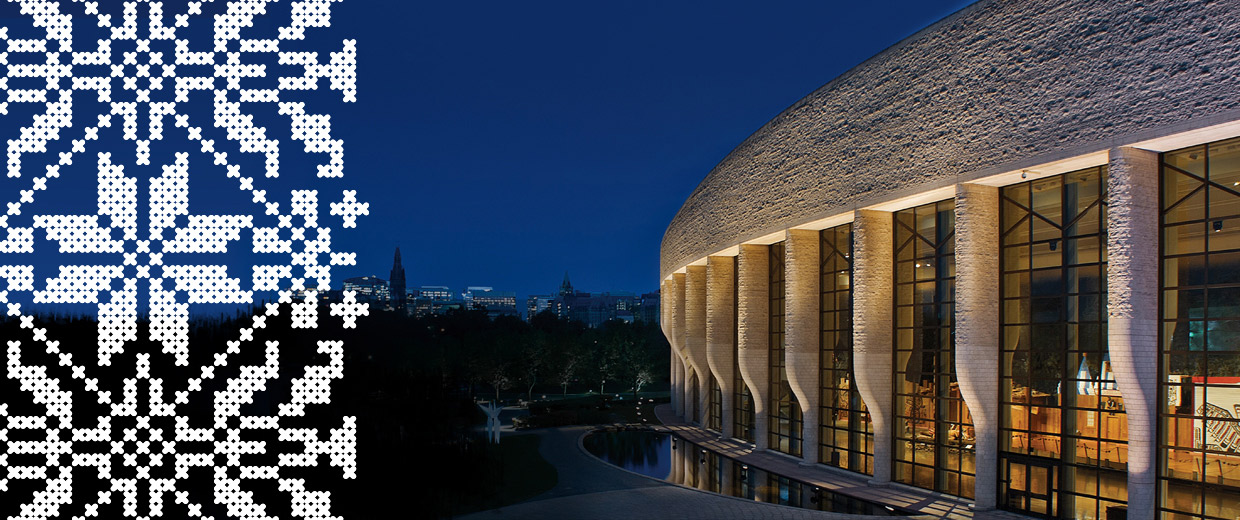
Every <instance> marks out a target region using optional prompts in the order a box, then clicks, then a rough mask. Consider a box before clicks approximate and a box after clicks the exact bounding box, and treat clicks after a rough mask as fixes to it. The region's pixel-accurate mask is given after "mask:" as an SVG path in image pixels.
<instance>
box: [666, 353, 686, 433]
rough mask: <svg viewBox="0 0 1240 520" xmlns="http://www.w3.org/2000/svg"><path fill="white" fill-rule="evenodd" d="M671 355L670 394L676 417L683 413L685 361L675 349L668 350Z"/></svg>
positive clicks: (681, 415)
mask: <svg viewBox="0 0 1240 520" xmlns="http://www.w3.org/2000/svg"><path fill="white" fill-rule="evenodd" d="M669 352H670V353H671V356H672V386H671V391H670V392H669V393H670V394H671V399H672V410H673V411H675V413H676V416H677V417H683V416H684V415H685V403H684V386H685V363H684V361H683V360H682V359H680V353H679V352H676V350H675V349H671V350H669Z"/></svg>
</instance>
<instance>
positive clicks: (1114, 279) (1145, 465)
mask: <svg viewBox="0 0 1240 520" xmlns="http://www.w3.org/2000/svg"><path fill="white" fill-rule="evenodd" d="M1110 159H1111V160H1110V165H1109V166H1108V168H1107V320H1108V321H1107V348H1108V349H1109V350H1110V354H1111V370H1112V371H1113V372H1114V373H1115V382H1116V384H1117V385H1118V386H1119V391H1120V394H1121V395H1123V397H1124V409H1125V410H1126V411H1127V414H1128V518H1130V519H1140V520H1147V519H1153V518H1154V517H1155V516H1156V514H1155V504H1156V500H1155V498H1156V496H1157V494H1156V491H1155V490H1156V488H1155V478H1156V475H1155V462H1154V456H1155V450H1156V446H1157V445H1156V444H1155V441H1156V439H1157V436H1156V432H1157V427H1156V425H1157V423H1156V414H1157V405H1158V402H1157V394H1158V291H1159V287H1158V232H1159V230H1158V220H1159V206H1158V154H1157V153H1154V152H1149V151H1146V150H1140V149H1137V148H1113V149H1112V150H1111V158H1110Z"/></svg>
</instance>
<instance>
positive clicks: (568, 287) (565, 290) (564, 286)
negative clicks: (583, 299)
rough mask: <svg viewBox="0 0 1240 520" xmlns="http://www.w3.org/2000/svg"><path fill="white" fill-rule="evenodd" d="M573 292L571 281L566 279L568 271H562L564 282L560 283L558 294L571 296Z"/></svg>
mask: <svg viewBox="0 0 1240 520" xmlns="http://www.w3.org/2000/svg"><path fill="white" fill-rule="evenodd" d="M572 294H573V283H572V282H570V281H568V271H564V283H561V284H560V295H561V296H571V295H572Z"/></svg>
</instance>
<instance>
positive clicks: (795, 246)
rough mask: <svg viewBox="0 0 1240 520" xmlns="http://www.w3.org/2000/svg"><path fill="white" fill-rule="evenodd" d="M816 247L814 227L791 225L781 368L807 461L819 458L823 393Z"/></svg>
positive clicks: (818, 269) (786, 261) (816, 238)
mask: <svg viewBox="0 0 1240 520" xmlns="http://www.w3.org/2000/svg"><path fill="white" fill-rule="evenodd" d="M819 247H820V239H819V237H818V232H817V231H811V230H807V229H790V230H788V234H787V238H785V239H784V251H785V257H784V277H785V278H784V279H785V284H786V285H785V289H784V295H785V300H784V313H785V316H784V333H785V339H784V348H785V351H784V367H785V368H784V370H785V372H787V374H788V386H789V387H791V388H792V393H793V394H794V395H795V396H796V399H797V404H798V405H799V406H800V407H801V416H802V418H803V419H804V422H803V423H802V424H803V425H804V426H803V428H802V432H801V454H802V458H803V459H804V461H805V463H806V464H815V463H817V462H818V431H819V424H818V410H819V408H818V407H819V396H820V395H821V394H822V384H821V381H820V379H821V372H820V370H819V365H820V364H821V362H822V355H821V353H820V351H821V348H820V347H821V346H820V345H819V342H818V335H819V334H820V332H821V331H820V327H819V323H818V322H819V310H818V300H819V299H821V298H822V295H821V293H820V291H819V281H820V279H821V278H822V276H821V272H822V268H821V265H820V259H819V254H818V253H819Z"/></svg>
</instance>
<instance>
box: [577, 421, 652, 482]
mask: <svg viewBox="0 0 1240 520" xmlns="http://www.w3.org/2000/svg"><path fill="white" fill-rule="evenodd" d="M583 443H584V444H585V447H586V450H588V451H589V452H590V453H593V454H594V455H595V456H596V457H598V458H600V459H603V460H605V461H607V462H608V463H610V464H613V465H616V466H620V467H622V468H624V469H627V470H629V471H633V472H636V473H641V474H642V475H646V476H649V477H654V478H658V479H666V478H667V477H668V476H669V475H670V474H671V471H672V457H671V451H672V447H671V435H669V434H666V433H658V432H651V431H615V432H602V433H593V434H590V435H587V436H586V438H585V440H584V441H583Z"/></svg>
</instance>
